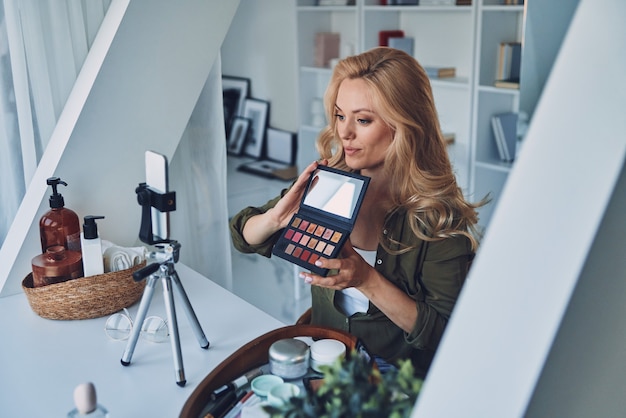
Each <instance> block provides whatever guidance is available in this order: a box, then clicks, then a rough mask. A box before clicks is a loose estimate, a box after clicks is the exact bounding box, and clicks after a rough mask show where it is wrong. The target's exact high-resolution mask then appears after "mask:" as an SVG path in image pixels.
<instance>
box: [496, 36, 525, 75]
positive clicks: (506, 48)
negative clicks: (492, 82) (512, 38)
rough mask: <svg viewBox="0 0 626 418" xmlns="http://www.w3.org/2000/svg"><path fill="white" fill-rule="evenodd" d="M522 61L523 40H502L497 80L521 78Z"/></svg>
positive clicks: (499, 48)
mask: <svg viewBox="0 0 626 418" xmlns="http://www.w3.org/2000/svg"><path fill="white" fill-rule="evenodd" d="M521 62H522V44H521V42H501V43H500V45H499V46H498V63H497V65H498V66H497V68H496V80H514V79H519V75H520V67H521Z"/></svg>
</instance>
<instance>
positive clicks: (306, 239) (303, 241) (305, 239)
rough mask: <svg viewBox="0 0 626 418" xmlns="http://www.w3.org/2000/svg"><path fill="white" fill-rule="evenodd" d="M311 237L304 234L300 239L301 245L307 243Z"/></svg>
mask: <svg viewBox="0 0 626 418" xmlns="http://www.w3.org/2000/svg"><path fill="white" fill-rule="evenodd" d="M310 239H311V236H310V235H303V236H302V239H301V240H300V245H306V244H307V243H308V242H309V240H310Z"/></svg>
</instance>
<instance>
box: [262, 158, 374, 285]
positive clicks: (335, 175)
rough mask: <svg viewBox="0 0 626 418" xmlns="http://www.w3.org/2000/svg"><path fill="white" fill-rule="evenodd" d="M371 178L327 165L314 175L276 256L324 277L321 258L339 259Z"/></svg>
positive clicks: (280, 242) (282, 235)
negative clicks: (319, 260) (320, 262)
mask: <svg viewBox="0 0 626 418" xmlns="http://www.w3.org/2000/svg"><path fill="white" fill-rule="evenodd" d="M369 181H370V178H369V177H365V176H361V175H360V174H356V173H350V172H347V171H342V170H339V169H336V168H331V167H326V166H323V165H320V166H318V168H317V169H316V170H315V171H314V172H313V173H312V174H311V177H310V178H309V182H308V184H307V187H306V190H305V191H304V195H303V197H302V201H301V202H300V208H299V210H298V213H296V214H295V215H293V217H292V218H291V220H290V221H289V224H288V225H287V227H286V228H285V229H284V231H283V233H282V234H281V236H280V238H279V239H278V241H277V242H276V244H275V245H274V248H273V249H272V254H274V255H276V256H278V257H280V258H283V259H285V260H288V261H290V262H292V263H295V264H297V265H299V266H301V267H304V268H306V269H308V270H310V271H312V272H313V273H316V274H319V275H321V276H326V275H328V271H329V270H328V269H324V268H320V267H317V266H316V265H315V261H317V260H318V259H319V258H337V255H338V254H339V251H340V250H341V247H342V246H343V244H344V243H345V242H346V240H347V239H348V236H349V235H350V232H352V228H354V223H355V222H356V218H357V215H358V213H359V209H360V208H361V203H362V202H363V197H364V196H365V191H366V190H367V186H368V185H369Z"/></svg>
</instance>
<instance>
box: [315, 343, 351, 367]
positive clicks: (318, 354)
mask: <svg viewBox="0 0 626 418" xmlns="http://www.w3.org/2000/svg"><path fill="white" fill-rule="evenodd" d="M345 356H346V346H345V344H344V343H342V342H341V341H337V340H333V339H324V340H318V341H315V342H314V343H313V344H312V345H311V368H312V369H313V370H315V371H316V372H319V373H321V372H322V370H320V366H331V365H332V364H333V363H334V362H335V360H337V359H339V358H344V357H345Z"/></svg>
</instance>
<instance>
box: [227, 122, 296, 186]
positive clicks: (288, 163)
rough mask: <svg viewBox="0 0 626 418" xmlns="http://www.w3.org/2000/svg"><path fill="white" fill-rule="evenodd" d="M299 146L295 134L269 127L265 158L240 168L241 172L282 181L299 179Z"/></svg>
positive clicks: (266, 135)
mask: <svg viewBox="0 0 626 418" xmlns="http://www.w3.org/2000/svg"><path fill="white" fill-rule="evenodd" d="M297 146H298V136H297V134H296V133H295V132H289V131H285V130H282V129H277V128H272V127H269V126H268V127H267V129H266V133H265V153H264V154H265V156H264V158H262V159H259V160H255V161H252V162H247V163H244V164H242V165H240V166H239V167H238V170H239V171H243V172H246V173H251V174H256V175H258V176H262V177H268V178H273V179H280V180H285V181H288V180H293V179H295V178H296V177H298V168H297V167H296V166H295V165H294V164H295V161H296V152H297Z"/></svg>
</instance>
